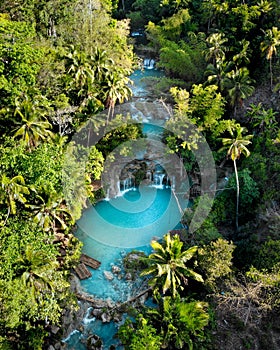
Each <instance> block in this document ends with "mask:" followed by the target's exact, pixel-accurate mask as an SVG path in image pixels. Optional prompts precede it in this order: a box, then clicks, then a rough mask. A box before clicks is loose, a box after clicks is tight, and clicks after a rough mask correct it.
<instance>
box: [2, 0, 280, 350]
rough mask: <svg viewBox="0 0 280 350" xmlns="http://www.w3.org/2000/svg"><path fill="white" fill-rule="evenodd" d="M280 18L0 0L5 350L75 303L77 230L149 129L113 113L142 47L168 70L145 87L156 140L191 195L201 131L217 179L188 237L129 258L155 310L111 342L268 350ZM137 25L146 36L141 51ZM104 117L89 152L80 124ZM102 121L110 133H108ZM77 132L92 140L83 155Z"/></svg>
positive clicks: (236, 10) (247, 9) (158, 3)
mask: <svg viewBox="0 0 280 350" xmlns="http://www.w3.org/2000/svg"><path fill="white" fill-rule="evenodd" d="M279 18H280V7H279V2H278V1H275V0H260V1H259V0H258V1H257V0H253V1H250V2H244V1H231V0H228V1H224V2H220V1H217V0H211V1H208V0H203V1H202V0H195V1H187V0H180V1H178V0H177V1H174V0H153V1H147V0H136V1H133V0H129V1H111V0H104V1H101V0H97V1H86V0H74V1H70V0H61V1H58V0H42V1H40V2H39V1H38V0H31V1H22V0H20V1H17V2H15V1H12V0H2V1H1V4H0V259H1V266H0V334H1V335H0V348H1V349H7V350H8V349H38V350H39V349H44V348H46V346H47V345H46V344H47V339H48V336H49V335H50V333H51V327H52V326H60V325H61V322H62V315H63V311H64V309H65V308H70V309H71V308H72V309H74V308H75V307H77V303H76V298H75V295H73V294H72V292H71V289H70V282H69V281H70V275H71V269H72V268H73V267H75V266H76V264H77V263H78V261H79V257H80V253H81V243H80V242H79V241H78V240H77V239H76V238H75V236H74V234H73V231H74V225H75V222H76V220H77V219H79V218H80V216H81V214H82V210H83V209H84V208H85V207H86V206H87V205H88V204H89V203H90V202H91V203H94V202H95V201H97V200H98V199H99V198H100V196H102V190H100V191H99V192H98V191H95V187H94V186H95V184H96V182H98V181H99V180H100V179H101V174H102V172H103V166H104V162H105V160H106V157H107V156H108V155H110V153H111V152H112V151H113V150H114V149H116V148H117V147H118V146H119V145H121V144H122V143H125V142H126V141H128V140H136V139H137V138H139V137H140V136H143V135H142V132H141V129H140V127H139V125H137V124H135V123H130V117H129V116H126V117H123V116H121V115H119V116H115V115H114V111H115V109H116V106H117V105H118V104H120V103H122V102H124V101H126V100H128V99H129V98H130V97H131V90H130V88H129V82H130V81H129V76H130V74H131V73H132V71H133V69H134V68H136V67H137V62H138V58H137V56H136V54H135V52H140V53H143V52H144V53H149V55H151V56H152V57H153V58H155V59H156V61H157V66H158V68H160V69H163V70H164V72H165V75H166V78H165V79H164V80H160V79H159V81H157V83H158V84H157V86H154V91H156V92H157V94H158V95H160V91H159V90H161V89H164V91H163V94H162V101H163V98H165V99H166V100H165V101H163V103H170V104H172V106H173V111H172V113H171V114H170V118H169V120H168V121H167V123H166V128H167V129H168V132H166V134H165V135H164V140H163V142H165V143H166V144H167V146H168V148H169V150H170V152H171V153H175V154H176V155H177V156H178V157H179V159H180V160H181V161H182V168H183V167H184V168H185V170H186V171H187V172H188V174H189V175H190V186H192V185H195V186H197V187H199V186H200V184H201V179H200V177H199V176H198V175H197V174H198V173H199V163H200V164H202V162H204V163H207V161H208V160H207V159H196V158H195V156H194V151H195V150H197V149H199V147H201V145H202V143H203V142H202V139H203V138H204V139H205V140H206V141H207V144H208V145H209V147H210V149H211V151H212V154H213V157H214V160H215V162H216V167H217V171H218V173H219V174H218V187H217V189H216V190H215V189H213V191H215V197H214V202H213V205H212V208H211V211H210V213H209V215H208V217H207V219H206V220H205V221H204V222H203V224H202V225H201V226H200V227H199V228H198V227H196V226H195V224H194V225H193V226H194V227H196V228H197V230H195V231H194V232H192V233H189V232H188V231H187V228H185V229H184V231H182V233H183V234H182V237H183V238H185V239H184V241H181V240H180V239H179V236H175V237H173V236H172V235H170V234H169V233H168V234H167V235H166V236H164V239H163V241H162V242H155V241H154V242H153V243H152V248H153V252H152V253H151V255H150V256H149V257H144V258H143V257H142V258H141V259H140V260H139V261H138V262H136V261H134V260H133V261H132V262H130V261H129V260H128V261H127V264H128V266H127V268H128V269H131V268H133V267H135V266H134V264H135V265H137V266H136V267H137V271H136V273H139V274H142V276H144V275H145V278H147V279H148V281H149V285H150V287H151V289H152V292H153V293H152V297H153V300H154V301H155V303H156V306H155V307H154V308H148V307H142V308H141V310H140V314H139V316H138V317H136V318H128V320H127V321H126V322H125V324H124V325H123V326H121V327H120V330H119V338H120V339H121V341H122V342H123V344H124V346H125V348H126V349H141V348H142V349H146V348H149V349H162V348H168V349H180V348H188V349H209V350H210V349H211V350H213V349H221V348H222V347H223V348H224V349H227V350H230V349H233V348H232V345H231V344H233V343H234V344H235V348H241V347H243V348H267V347H268V344H269V347H270V348H271V349H273V347H274V348H275V349H276V347H275V346H274V344H276V343H277V341H279V340H277V339H279V329H277V327H276V325H277V324H279V315H278V313H277V311H278V310H279V290H280V289H279V288H280V284H279V262H280V258H279V256H280V250H279V244H280V243H279V242H280V237H279V230H280V223H279V215H280V214H279V200H280V195H279V188H280V181H279V179H280V178H279V176H278V174H279V170H280V152H279V142H280V130H279V113H280V110H279V106H280V100H279V88H280V81H279V73H280V64H279V62H280V60H279V58H280V56H279V50H278V48H279V46H280V34H279V33H280V27H279ZM129 19H130V20H129ZM130 31H140V32H141V33H144V34H145V37H144V38H143V37H142V39H143V40H142V41H143V42H146V46H143V44H142V45H138V46H137V45H136V41H134V39H132V38H130V37H129V34H130ZM132 44H135V47H133V46H132ZM104 110H106V112H104V113H103V114H102V113H99V112H101V111H104ZM97 113H99V115H98V118H97V119H96V120H95V122H94V125H93V130H94V132H95V133H96V135H105V136H104V137H103V138H102V139H101V140H100V141H99V142H98V144H96V145H94V146H91V147H86V145H87V146H88V145H89V140H90V138H91V137H93V136H94V135H90V134H89V133H88V130H87V129H86V128H85V129H83V126H84V125H85V124H86V122H87V121H89V120H90V119H91V117H92V116H96V115H97ZM109 123H110V124H112V125H115V126H116V128H115V129H114V130H112V129H111V130H109V132H107V133H106V126H108V124H109ZM114 123H115V124H114ZM77 130H82V136H83V137H84V140H86V141H85V143H84V144H82V145H79V146H78V147H77V144H76V143H75V139H74V137H73V136H74V135H75V132H76V131H77ZM186 135H187V137H186ZM122 151H123V152H125V151H127V150H126V149H125V147H124V149H122ZM242 153H243V154H244V155H245V156H248V157H241V154H242ZM249 155H250V156H249ZM77 160H79V161H77ZM204 175H205V176H207V174H204ZM137 177H138V178H137V181H138V182H139V181H140V180H142V178H143V174H142V173H141V172H140V171H139V174H137ZM225 179H226V180H225ZM191 190H192V188H191ZM191 190H190V192H191ZM200 200H202V201H204V205H205V208H206V206H207V204H209V202H210V197H209V198H208V196H207V195H204V196H197V198H195V199H194V206H193V207H192V208H189V209H188V210H187V211H186V212H185V213H184V216H183V219H182V221H183V222H184V224H185V225H188V224H189V223H190V222H191V220H192V218H194V217H195V216H194V212H195V208H196V207H197V205H198V203H199V201H200ZM133 277H134V276H133ZM132 316H133V315H132ZM134 316H135V315H134ZM268 321H269V322H268ZM221 325H222V327H221ZM264 331H265V332H267V334H266V333H265V332H264ZM252 334H253V335H256V336H255V337H253V336H252ZM268 335H269V336H270V337H271V339H273V342H269V338H268ZM59 336H60V334H59V333H58V335H57V337H59ZM275 339H276V340H275ZM221 344H223V345H221Z"/></svg>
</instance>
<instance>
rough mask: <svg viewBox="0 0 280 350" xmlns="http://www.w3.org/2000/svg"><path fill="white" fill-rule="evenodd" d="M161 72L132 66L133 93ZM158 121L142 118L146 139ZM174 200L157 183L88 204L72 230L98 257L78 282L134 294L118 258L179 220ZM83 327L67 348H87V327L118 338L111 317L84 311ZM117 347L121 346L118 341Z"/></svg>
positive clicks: (100, 292) (107, 293)
mask: <svg viewBox="0 0 280 350" xmlns="http://www.w3.org/2000/svg"><path fill="white" fill-rule="evenodd" d="M162 75H163V73H162V72H160V71H156V70H145V71H136V72H135V73H134V74H133V75H132V76H131V79H132V80H133V81H134V83H135V84H134V86H133V94H134V96H135V97H138V98H139V97H140V98H141V97H145V96H146V93H147V91H146V89H145V81H143V80H142V78H143V77H147V76H156V77H160V76H162ZM157 122H158V121H155V123H153V122H151V124H149V123H144V124H143V132H144V133H145V134H146V135H147V136H148V138H150V139H160V134H161V133H162V131H163V128H162V127H161V125H158V126H157V125H155V124H156V123H157ZM160 124H162V121H161V123H160ZM177 200H179V201H180V205H181V208H185V207H187V205H188V201H187V200H184V199H183V198H177ZM177 200H176V198H175V197H174V195H173V192H172V191H171V189H170V187H166V186H164V185H162V184H160V185H158V186H140V188H137V189H136V188H132V189H129V190H128V191H126V192H125V193H122V196H119V197H116V198H112V199H110V200H103V201H100V202H99V203H97V204H96V205H95V206H91V207H90V208H88V209H87V210H86V211H85V212H84V213H83V216H82V218H81V219H80V220H79V221H78V222H77V227H78V228H77V231H76V236H77V237H78V238H79V239H80V241H81V242H83V252H84V253H85V254H88V255H89V256H92V257H93V258H95V259H97V260H99V261H100V262H101V266H100V267H99V268H98V269H97V270H93V269H90V268H89V269H90V271H91V273H92V277H91V278H89V279H87V280H83V281H81V288H82V289H83V290H84V291H85V292H87V293H90V294H92V295H94V296H95V297H97V298H100V299H111V300H112V301H125V300H128V299H129V298H131V297H133V296H135V295H137V294H138V293H139V291H140V290H141V283H142V280H141V279H139V280H137V281H133V282H131V281H129V280H127V279H126V278H125V272H124V271H123V268H122V259H123V257H124V256H125V255H126V254H127V253H128V252H130V251H132V250H133V249H137V250H140V251H143V252H144V253H146V254H149V253H150V252H151V247H150V242H151V240H152V239H160V238H162V237H163V235H164V234H165V233H167V232H168V231H169V230H172V229H174V228H177V227H178V225H180V219H181V212H180V210H179V207H178V202H177ZM112 265H116V266H118V267H119V268H120V269H121V272H120V274H118V275H113V279H112V280H108V279H107V278H106V277H105V275H104V272H109V271H111V270H112ZM83 327H84V332H83V333H81V332H79V331H74V332H73V333H71V335H69V337H68V338H67V339H65V340H64V341H65V343H66V344H67V349H68V350H86V345H85V340H86V338H87V336H88V334H90V333H91V334H97V335H98V336H100V337H101V338H102V340H103V343H104V349H105V350H108V349H109V348H110V345H112V344H114V345H118V344H119V341H118V340H117V339H115V338H114V335H115V333H116V332H117V329H118V325H117V324H115V323H114V322H110V323H105V324H103V323H102V322H101V321H100V320H96V319H94V318H93V319H90V318H89V317H88V315H86V317H85V318H84V320H83ZM116 349H118V350H119V349H122V347H121V346H119V345H118V347H116Z"/></svg>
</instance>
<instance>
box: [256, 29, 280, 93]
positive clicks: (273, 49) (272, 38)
mask: <svg viewBox="0 0 280 350" xmlns="http://www.w3.org/2000/svg"><path fill="white" fill-rule="evenodd" d="M264 34H265V36H264V41H262V42H261V50H262V52H265V53H266V59H267V60H269V70H270V88H271V91H272V87H273V72H272V57H273V55H276V54H277V46H279V45H280V30H279V29H278V28H277V27H272V29H267V30H266V31H265V32H264Z"/></svg>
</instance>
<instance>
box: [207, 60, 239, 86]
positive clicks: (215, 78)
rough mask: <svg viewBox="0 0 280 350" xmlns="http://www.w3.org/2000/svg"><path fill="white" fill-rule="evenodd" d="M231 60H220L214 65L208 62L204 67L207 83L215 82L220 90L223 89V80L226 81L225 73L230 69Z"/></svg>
mask: <svg viewBox="0 0 280 350" xmlns="http://www.w3.org/2000/svg"><path fill="white" fill-rule="evenodd" d="M232 65H233V62H224V61H220V62H218V63H217V64H216V65H215V66H214V64H212V63H210V64H208V66H207V67H206V70H205V76H206V77H207V83H209V84H211V85H212V84H215V85H217V86H218V88H219V90H220V91H223V89H224V82H225V81H226V74H227V73H228V72H230V71H231V69H232Z"/></svg>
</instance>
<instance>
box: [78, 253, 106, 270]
mask: <svg viewBox="0 0 280 350" xmlns="http://www.w3.org/2000/svg"><path fill="white" fill-rule="evenodd" d="M80 262H81V263H83V264H85V265H87V266H89V267H91V268H93V269H98V267H99V266H100V265H101V262H100V261H98V260H96V259H93V258H91V257H90V256H88V255H86V254H82V255H81V257H80Z"/></svg>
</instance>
